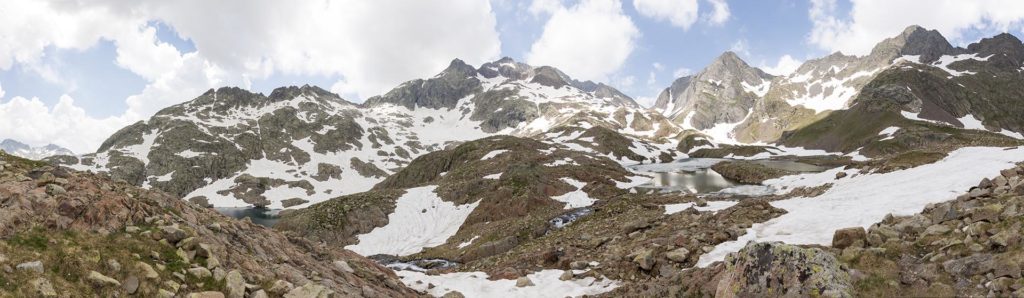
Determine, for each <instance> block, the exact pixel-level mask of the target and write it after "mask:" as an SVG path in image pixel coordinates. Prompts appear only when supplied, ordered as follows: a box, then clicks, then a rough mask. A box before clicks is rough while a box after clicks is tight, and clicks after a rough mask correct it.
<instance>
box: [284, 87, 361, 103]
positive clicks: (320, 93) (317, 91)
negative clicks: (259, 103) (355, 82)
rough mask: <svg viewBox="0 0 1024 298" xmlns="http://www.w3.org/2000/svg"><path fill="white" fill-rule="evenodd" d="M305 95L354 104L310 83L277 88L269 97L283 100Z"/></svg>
mask: <svg viewBox="0 0 1024 298" xmlns="http://www.w3.org/2000/svg"><path fill="white" fill-rule="evenodd" d="M303 95H304V96H307V97H310V98H316V99H326V100H334V101H339V102H344V103H348V104H352V103H351V102H348V101H346V100H345V99H342V98H341V96H339V95H338V94H335V93H333V92H330V91H327V90H324V89H323V88H320V87H318V86H311V85H308V84H307V85H302V87H297V86H288V87H279V88H276V89H274V90H273V91H271V92H270V96H268V98H269V99H270V101H282V100H290V99H292V98H296V97H298V96H303Z"/></svg>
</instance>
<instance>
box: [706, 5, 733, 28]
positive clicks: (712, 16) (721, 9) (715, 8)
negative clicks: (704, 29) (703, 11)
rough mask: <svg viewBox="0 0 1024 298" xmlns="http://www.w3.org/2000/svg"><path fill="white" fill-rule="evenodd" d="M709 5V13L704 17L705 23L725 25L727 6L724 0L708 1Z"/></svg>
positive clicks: (727, 12)
mask: <svg viewBox="0 0 1024 298" xmlns="http://www.w3.org/2000/svg"><path fill="white" fill-rule="evenodd" d="M708 3H711V13H708V14H707V15H706V17H705V18H706V19H707V22H708V23H710V24H712V25H721V24H725V21H728V20H729V15H730V13H729V4H728V3H725V0H708Z"/></svg>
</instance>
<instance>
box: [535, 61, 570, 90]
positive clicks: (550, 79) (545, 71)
mask: <svg viewBox="0 0 1024 298" xmlns="http://www.w3.org/2000/svg"><path fill="white" fill-rule="evenodd" d="M530 82H531V83H537V84H541V85H544V86H548V87H551V88H556V89H557V88H562V87H563V86H566V85H569V79H568V76H566V75H565V74H564V73H562V71H560V70H558V69H557V68H554V67H551V66H541V67H537V68H535V69H534V75H533V79H531V80H530Z"/></svg>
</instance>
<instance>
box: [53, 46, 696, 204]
mask: <svg viewBox="0 0 1024 298" xmlns="http://www.w3.org/2000/svg"><path fill="white" fill-rule="evenodd" d="M564 126H584V127H603V128H606V129H609V130H612V131H614V132H615V133H616V134H619V133H621V134H625V135H628V136H629V138H633V139H635V140H637V143H638V144H639V143H640V142H642V143H651V144H662V145H660V146H661V147H664V148H671V146H668V145H664V144H668V143H670V142H671V140H670V137H674V136H675V134H677V133H678V132H680V131H681V129H680V128H679V127H678V126H676V125H675V124H673V123H671V122H670V121H668V120H667V119H666V118H665V117H663V116H661V115H660V114H659V113H656V112H653V111H650V110H647V109H643V108H641V107H639V106H638V105H637V104H636V103H635V102H633V100H632V99H630V98H629V97H628V96H625V95H624V94H622V93H621V92H618V91H617V90H615V89H613V88H611V87H608V86H606V85H603V84H599V83H593V82H589V81H587V82H579V81H576V80H573V79H571V78H569V77H568V76H566V75H565V74H563V73H562V72H560V71H558V70H557V69H555V68H552V67H546V66H545V67H536V68H535V67H532V66H529V65H526V64H523V63H517V62H515V61H512V60H511V59H508V58H505V59H502V60H498V61H495V62H492V63H487V64H484V65H483V66H481V67H480V68H473V67H471V66H469V65H466V64H464V63H462V61H460V60H454V61H453V62H452V64H451V66H449V67H448V68H447V69H445V70H444V71H442V72H441V73H439V74H438V75H437V76H434V77H432V78H428V79H422V80H414V81H409V82H406V83H403V84H402V85H400V86H398V87H397V88H395V89H394V90H391V91H390V92H388V93H386V94H384V95H381V96H378V97H373V98H370V99H368V100H367V102H366V103H365V104H363V105H356V104H353V103H350V102H347V101H345V100H344V99H342V98H340V97H338V96H337V95H335V94H332V93H330V92H327V91H325V90H323V89H320V88H317V87H311V86H303V87H286V88H278V89H276V90H274V91H273V92H271V94H270V95H269V96H265V95H262V94H257V93H251V92H248V91H245V90H242V89H238V88H220V89H217V90H210V91H208V92H206V93H205V94H203V95H201V96H199V97H198V98H196V99H194V100H192V101H189V102H185V103H182V104H179V105H175V106H172V107H169V108H166V109H164V110H162V111H160V112H159V113H157V114H156V115H155V116H153V117H152V118H150V119H149V120H147V121H142V122H139V123H136V124H133V125H131V126H128V127H126V128H124V129H122V130H121V131H119V132H117V133H115V134H114V135H113V136H111V137H110V138H109V139H108V140H107V141H105V142H104V143H103V145H102V146H101V148H100V150H99V151H98V152H97V153H93V154H87V155H84V156H81V157H80V158H70V159H69V158H63V159H60V160H59V161H61V162H63V163H65V164H69V165H70V166H71V167H72V168H75V169H78V170H92V171H99V172H109V173H111V174H112V175H113V176H114V177H115V178H118V179H124V180H126V181H129V182H131V183H134V184H138V185H142V186H145V187H154V188H159V189H162V190H165V191H169V192H172V193H175V194H178V195H180V196H182V197H184V198H186V199H189V200H192V201H195V202H197V203H202V204H211V205H214V206H223V207H241V206H249V205H256V206H267V207H270V208H288V207H294V206H297V207H303V206H308V205H309V204H312V203H315V202H319V201H323V200H326V199H330V198H334V197H338V196H341V195H345V194H351V193H357V192H362V191H366V190H369V189H370V188H371V187H373V186H374V185H375V184H376V183H378V182H380V181H381V180H383V179H384V178H385V177H387V176H389V175H391V174H393V173H395V171H397V170H398V169H401V168H402V167H404V166H405V165H407V164H408V163H409V162H410V161H411V160H412V159H414V158H416V157H417V156H420V155H423V154H425V153H428V152H433V151H437V150H440V149H443V148H445V147H446V146H449V145H452V144H457V143H461V142H465V141H469V140H474V139H479V138H483V137H486V136H490V135H515V136H527V137H530V136H542V135H543V133H545V132H548V131H549V130H552V129H554V128H558V127H564ZM634 146H636V148H646V147H645V146H643V145H634ZM650 146H653V145H650ZM650 146H647V147H650ZM642 152H648V153H651V154H649V155H650V156H645V157H643V158H640V157H636V158H633V159H623V162H629V163H632V162H640V161H643V160H647V159H649V160H655V159H656V158H657V157H658V156H659V155H660V152H658V153H654V152H652V150H651V149H643V151H642ZM651 156H653V158H649V157H651Z"/></svg>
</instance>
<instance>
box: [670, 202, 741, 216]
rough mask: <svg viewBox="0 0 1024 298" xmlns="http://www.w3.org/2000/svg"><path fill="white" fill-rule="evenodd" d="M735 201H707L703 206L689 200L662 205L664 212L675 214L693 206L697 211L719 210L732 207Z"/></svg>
mask: <svg viewBox="0 0 1024 298" xmlns="http://www.w3.org/2000/svg"><path fill="white" fill-rule="evenodd" d="M736 203H737V202H735V201H709V202H708V205H707V206H704V207H700V206H694V203H693V202H690V203H679V204H668V205H664V206H665V214H676V213H679V212H682V211H683V210H686V209H689V208H690V207H693V209H697V211H701V212H704V211H714V212H718V211H719V210H723V209H726V208H729V207H732V206H733V205H736Z"/></svg>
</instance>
